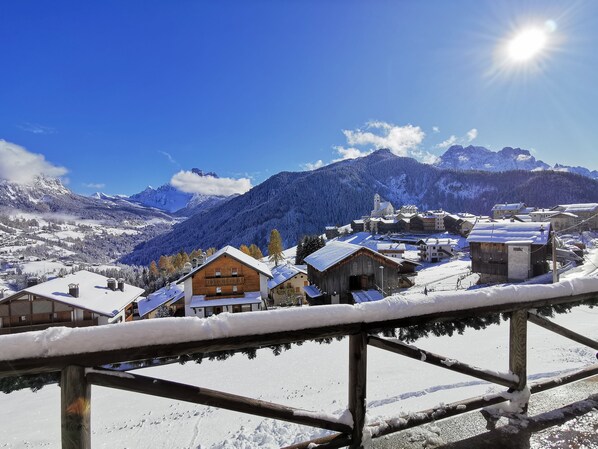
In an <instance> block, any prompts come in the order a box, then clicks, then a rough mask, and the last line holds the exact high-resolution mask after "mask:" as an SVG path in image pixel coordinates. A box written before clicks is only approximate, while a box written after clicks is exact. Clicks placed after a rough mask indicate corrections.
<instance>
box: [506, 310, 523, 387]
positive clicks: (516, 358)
mask: <svg viewBox="0 0 598 449" xmlns="http://www.w3.org/2000/svg"><path fill="white" fill-rule="evenodd" d="M509 370H510V371H511V372H512V373H513V374H515V375H516V376H518V378H519V380H518V382H517V385H516V387H515V388H516V389H517V390H523V389H524V388H525V386H526V385H527V310H524V309H521V310H515V311H513V312H511V319H510V333H509Z"/></svg>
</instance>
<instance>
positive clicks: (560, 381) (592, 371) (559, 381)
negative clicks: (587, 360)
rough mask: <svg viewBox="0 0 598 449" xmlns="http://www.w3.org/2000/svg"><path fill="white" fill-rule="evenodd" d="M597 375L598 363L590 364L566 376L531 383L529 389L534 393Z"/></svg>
mask: <svg viewBox="0 0 598 449" xmlns="http://www.w3.org/2000/svg"><path fill="white" fill-rule="evenodd" d="M596 375H598V364H596V365H591V366H588V367H586V368H583V369H581V370H579V371H575V372H573V373H569V374H565V375H564V376H560V377H555V378H552V379H548V380H545V381H543V382H537V383H534V384H532V385H530V387H529V389H530V391H531V393H532V394H535V393H540V392H542V391H546V390H550V389H551V388H556V387H560V386H561V385H566V384H570V383H572V382H577V381H578V380H583V379H587V378H588V377H592V376H596Z"/></svg>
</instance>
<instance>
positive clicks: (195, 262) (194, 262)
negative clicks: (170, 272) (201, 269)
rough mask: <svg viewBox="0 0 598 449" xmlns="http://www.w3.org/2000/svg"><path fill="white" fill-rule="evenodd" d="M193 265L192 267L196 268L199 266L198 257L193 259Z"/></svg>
mask: <svg viewBox="0 0 598 449" xmlns="http://www.w3.org/2000/svg"><path fill="white" fill-rule="evenodd" d="M191 267H192V268H195V267H197V257H194V258H193V259H192V260H191Z"/></svg>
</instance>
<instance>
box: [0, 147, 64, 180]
mask: <svg viewBox="0 0 598 449" xmlns="http://www.w3.org/2000/svg"><path fill="white" fill-rule="evenodd" d="M67 172H68V170H67V169H66V168H65V167H60V166H57V165H54V164H52V163H51V162H48V161H47V160H46V158H45V157H44V155H42V154H36V153H31V152H29V151H27V150H26V149H25V148H23V147H21V146H19V145H16V144H14V143H10V142H7V141H5V140H2V139H0V179H6V180H8V181H11V182H16V183H19V184H27V183H30V182H31V181H33V180H34V179H35V178H36V177H37V176H40V175H44V176H48V177H51V178H57V177H60V176H63V175H65V174H66V173H67Z"/></svg>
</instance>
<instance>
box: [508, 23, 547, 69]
mask: <svg viewBox="0 0 598 449" xmlns="http://www.w3.org/2000/svg"><path fill="white" fill-rule="evenodd" d="M547 40H548V35H547V33H546V32H545V31H544V30H542V29H540V28H527V29H525V30H523V31H520V32H519V33H518V34H516V35H515V36H514V37H513V38H512V39H511V40H510V41H509V43H508V45H507V54H508V56H509V58H510V59H511V60H512V61H514V62H525V61H529V60H530V59H533V58H534V57H536V56H537V55H539V54H541V53H542V50H544V49H545V48H546V43H547Z"/></svg>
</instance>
